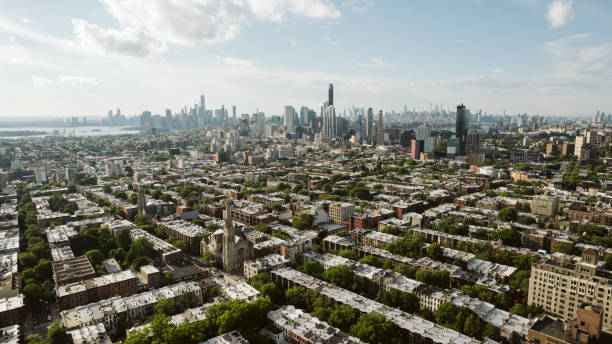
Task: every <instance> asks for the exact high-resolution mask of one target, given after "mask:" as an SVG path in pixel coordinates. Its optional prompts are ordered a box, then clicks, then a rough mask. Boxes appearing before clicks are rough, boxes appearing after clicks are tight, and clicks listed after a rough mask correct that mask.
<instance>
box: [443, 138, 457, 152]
mask: <svg viewBox="0 0 612 344" xmlns="http://www.w3.org/2000/svg"><path fill="white" fill-rule="evenodd" d="M458 141H459V140H458V139H457V137H456V136H455V135H453V136H451V137H449V138H448V143H447V144H446V154H448V155H457V145H458Z"/></svg>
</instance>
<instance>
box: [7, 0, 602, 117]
mask: <svg viewBox="0 0 612 344" xmlns="http://www.w3.org/2000/svg"><path fill="white" fill-rule="evenodd" d="M610 18H612V1H608V0H573V1H572V0H554V1H553V0H496V1H485V0H461V1H455V0H427V1H412V0H217V1H215V0H53V1H48V0H2V1H0V80H1V82H0V118H1V119H5V120H6V119H7V118H10V117H15V116H30V115H32V116H104V115H105V114H106V112H107V111H108V110H109V109H113V110H114V109H116V108H121V111H122V113H124V114H127V115H132V114H137V113H141V112H142V111H145V110H148V111H152V112H153V113H160V114H161V113H164V110H165V109H167V108H170V109H172V110H173V111H174V112H178V111H180V109H181V108H182V107H184V106H188V107H189V106H192V105H193V104H195V103H197V102H199V95H200V94H201V93H203V94H204V95H205V96H206V103H207V108H208V109H212V108H219V107H221V105H225V106H226V107H229V108H231V106H232V105H236V107H237V112H238V113H239V114H240V113H253V112H255V111H257V110H259V111H264V112H266V114H267V115H275V114H281V113H282V112H283V109H284V106H285V105H293V106H294V107H296V109H298V111H299V108H300V107H301V106H303V105H304V106H308V107H310V108H313V109H315V110H316V111H317V112H318V111H319V109H320V107H321V104H322V103H323V102H324V101H325V100H326V97H327V87H328V84H329V83H333V84H334V91H335V99H334V103H335V105H336V108H337V109H338V108H339V109H343V108H348V107H351V106H353V105H354V106H357V107H372V108H373V109H375V111H378V110H379V109H382V110H383V111H391V110H396V111H401V110H403V109H404V106H407V107H408V108H409V109H411V110H412V109H416V110H428V109H429V108H430V106H432V105H431V104H434V106H435V105H436V104H437V105H438V106H442V107H443V108H445V109H451V108H454V107H456V105H457V104H459V103H464V104H466V106H467V107H468V108H470V109H471V110H472V111H478V110H479V109H482V111H487V112H489V113H499V114H501V113H503V112H504V111H505V112H506V113H508V114H516V113H529V114H539V115H553V116H555V115H560V116H591V115H592V114H594V113H595V111H597V110H601V111H605V112H607V113H611V112H612V97H611V95H612V34H611V33H612V21H611V20H610Z"/></svg>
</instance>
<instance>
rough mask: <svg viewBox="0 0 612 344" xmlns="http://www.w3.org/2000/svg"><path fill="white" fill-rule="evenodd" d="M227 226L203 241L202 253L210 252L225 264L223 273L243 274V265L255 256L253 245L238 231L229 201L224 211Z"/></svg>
mask: <svg viewBox="0 0 612 344" xmlns="http://www.w3.org/2000/svg"><path fill="white" fill-rule="evenodd" d="M224 218H225V225H224V227H223V229H218V230H217V231H215V232H214V233H213V234H212V235H210V236H209V237H207V238H204V239H203V240H202V244H201V247H202V253H204V252H205V251H210V252H211V253H212V254H213V255H214V256H215V259H216V260H217V261H219V260H221V261H222V262H223V271H225V272H229V273H233V274H242V272H243V270H244V269H243V263H244V261H245V260H249V259H251V258H253V256H254V249H253V244H252V243H251V242H250V241H248V240H247V239H246V237H245V236H244V234H243V233H242V231H237V230H236V227H235V226H234V221H233V220H232V202H231V201H228V202H227V204H226V207H225V211H224Z"/></svg>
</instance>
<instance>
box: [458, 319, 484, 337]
mask: <svg viewBox="0 0 612 344" xmlns="http://www.w3.org/2000/svg"><path fill="white" fill-rule="evenodd" d="M483 330H484V328H483V326H482V323H481V321H480V319H478V316H477V315H476V314H471V315H470V316H468V318H467V320H466V321H465V326H464V327H463V333H465V334H466V335H468V336H470V337H473V338H481V336H482V332H483Z"/></svg>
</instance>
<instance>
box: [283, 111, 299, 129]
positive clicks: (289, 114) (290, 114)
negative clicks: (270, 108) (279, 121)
mask: <svg viewBox="0 0 612 344" xmlns="http://www.w3.org/2000/svg"><path fill="white" fill-rule="evenodd" d="M296 118H297V114H296V113H295V109H294V108H293V106H291V105H287V106H285V121H284V124H285V127H286V128H287V131H288V132H290V133H294V132H295V126H296V123H295V122H296Z"/></svg>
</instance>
